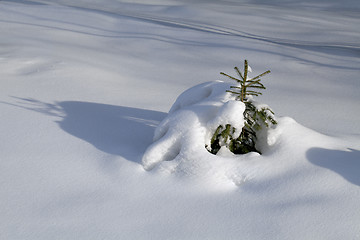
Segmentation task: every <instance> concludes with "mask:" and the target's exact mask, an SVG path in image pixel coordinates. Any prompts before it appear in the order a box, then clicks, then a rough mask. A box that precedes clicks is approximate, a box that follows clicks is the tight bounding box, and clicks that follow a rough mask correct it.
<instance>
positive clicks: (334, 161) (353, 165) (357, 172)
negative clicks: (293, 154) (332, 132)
mask: <svg viewBox="0 0 360 240" xmlns="http://www.w3.org/2000/svg"><path fill="white" fill-rule="evenodd" d="M306 156H307V158H308V160H309V161H310V162H311V163H313V164H315V165H317V166H320V167H323V168H328V169H330V170H332V171H334V172H336V173H337V174H339V175H341V176H342V177H343V178H344V179H346V180H347V181H349V182H350V183H352V184H355V185H358V186H360V151H359V150H356V149H349V151H341V150H330V149H324V148H311V149H309V150H308V151H307V153H306Z"/></svg>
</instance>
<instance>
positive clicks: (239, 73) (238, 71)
mask: <svg viewBox="0 0 360 240" xmlns="http://www.w3.org/2000/svg"><path fill="white" fill-rule="evenodd" d="M234 69H235V70H236V72H237V73H238V75H239V76H240V77H241V78H242V79H243V80H244V77H243V75H242V74H241V72H240V70H239V68H238V67H235V68H234Z"/></svg>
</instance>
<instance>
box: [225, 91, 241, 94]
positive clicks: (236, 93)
mask: <svg viewBox="0 0 360 240" xmlns="http://www.w3.org/2000/svg"><path fill="white" fill-rule="evenodd" d="M226 92H229V93H233V94H239V93H238V92H234V91H230V90H226Z"/></svg>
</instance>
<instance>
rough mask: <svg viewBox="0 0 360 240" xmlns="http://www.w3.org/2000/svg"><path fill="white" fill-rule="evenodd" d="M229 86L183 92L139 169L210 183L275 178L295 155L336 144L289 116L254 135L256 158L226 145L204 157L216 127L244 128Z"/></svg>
mask: <svg viewBox="0 0 360 240" xmlns="http://www.w3.org/2000/svg"><path fill="white" fill-rule="evenodd" d="M229 88H230V83H228V82H223V81H213V82H206V83H203V84H199V85H197V86H194V87H192V88H190V89H188V90H186V91H185V92H183V93H182V94H181V95H180V96H179V97H178V98H177V99H176V101H175V103H174V104H173V106H172V107H171V109H170V111H169V114H168V116H167V117H166V118H165V119H164V120H163V121H162V122H161V123H160V124H159V126H158V127H157V128H156V130H155V133H154V139H153V140H154V142H153V143H152V144H151V145H150V146H149V147H148V149H147V150H146V152H145V154H144V156H143V158H142V164H143V167H144V168H145V169H146V170H152V169H154V171H159V172H166V173H172V174H175V175H177V176H181V177H184V176H186V177H190V178H197V179H202V180H204V179H206V180H207V181H210V182H211V184H214V183H215V184H223V183H225V184H227V185H229V186H230V185H240V184H242V183H244V182H245V181H247V180H249V179H252V178H264V177H265V176H266V175H267V174H276V172H277V170H279V169H282V170H284V171H285V169H286V166H288V167H290V166H291V164H295V163H294V162H292V157H293V156H294V155H295V156H305V155H306V154H307V153H306V152H307V151H309V149H311V148H316V147H319V146H323V145H324V144H329V146H331V142H336V139H332V138H330V137H328V136H325V135H322V134H320V133H317V132H315V131H313V130H310V129H308V128H306V127H304V126H301V125H300V124H298V123H297V122H296V121H295V120H294V119H292V118H290V117H280V118H279V119H278V122H279V123H278V124H277V125H275V126H273V127H272V128H263V129H261V131H260V132H259V134H258V135H259V136H258V141H257V148H258V149H259V150H260V151H261V152H262V154H261V155H260V154H259V153H256V152H251V153H248V154H244V155H235V154H233V153H231V152H230V151H229V150H228V149H227V148H226V147H222V148H221V150H220V151H219V153H218V154H217V155H213V154H211V153H209V152H208V151H207V149H206V148H205V146H209V145H210V139H211V137H212V134H213V133H214V132H215V130H216V128H217V127H218V126H219V125H220V124H222V125H225V124H228V123H229V124H231V125H232V126H234V127H235V128H236V129H241V128H242V127H243V111H244V104H243V103H242V102H240V101H236V100H235V96H234V95H233V94H231V93H229V92H226V90H228V89H229ZM284 156H287V157H284ZM279 159H282V160H280V161H279Z"/></svg>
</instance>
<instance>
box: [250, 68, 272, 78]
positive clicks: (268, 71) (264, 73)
mask: <svg viewBox="0 0 360 240" xmlns="http://www.w3.org/2000/svg"><path fill="white" fill-rule="evenodd" d="M268 73H271V71H270V70H267V71H266V72H263V73H262V74H260V75H257V76H256V77H254V78H252V79H251V80H256V79H258V78H261V77H262V76H264V75H266V74H268Z"/></svg>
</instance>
